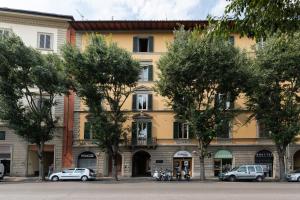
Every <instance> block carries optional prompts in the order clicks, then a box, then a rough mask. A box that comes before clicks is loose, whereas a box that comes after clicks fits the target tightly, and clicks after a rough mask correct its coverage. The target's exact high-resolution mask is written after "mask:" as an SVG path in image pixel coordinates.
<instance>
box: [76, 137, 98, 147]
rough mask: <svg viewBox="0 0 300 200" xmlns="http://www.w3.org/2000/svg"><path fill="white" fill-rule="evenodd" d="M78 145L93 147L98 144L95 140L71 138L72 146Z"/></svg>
mask: <svg viewBox="0 0 300 200" xmlns="http://www.w3.org/2000/svg"><path fill="white" fill-rule="evenodd" d="M80 146H85V147H87V146H88V147H95V146H98V145H97V141H96V140H92V139H90V140H85V139H82V140H73V147H80Z"/></svg>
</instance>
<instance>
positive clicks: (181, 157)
mask: <svg viewBox="0 0 300 200" xmlns="http://www.w3.org/2000/svg"><path fill="white" fill-rule="evenodd" d="M192 160H193V159H192V154H191V153H190V152H188V151H178V152H176V153H175V154H174V156H173V173H174V174H173V175H174V176H176V174H175V173H176V170H174V169H175V167H179V170H183V169H184V168H185V167H187V168H188V170H189V172H190V176H192V172H193V168H192Z"/></svg>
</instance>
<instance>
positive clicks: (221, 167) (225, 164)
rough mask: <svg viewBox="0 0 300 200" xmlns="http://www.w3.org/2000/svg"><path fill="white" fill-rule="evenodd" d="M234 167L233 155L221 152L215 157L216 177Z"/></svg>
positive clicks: (228, 152) (224, 151)
mask: <svg viewBox="0 0 300 200" xmlns="http://www.w3.org/2000/svg"><path fill="white" fill-rule="evenodd" d="M231 166H232V154H231V152H230V151H227V150H219V151H217V152H216V153H215V156H214V176H219V174H220V173H224V172H227V171H229V170H230V169H231Z"/></svg>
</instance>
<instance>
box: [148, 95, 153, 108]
mask: <svg viewBox="0 0 300 200" xmlns="http://www.w3.org/2000/svg"><path fill="white" fill-rule="evenodd" d="M152 101H153V98H152V94H148V110H152Z"/></svg>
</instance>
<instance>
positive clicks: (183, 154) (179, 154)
mask: <svg viewBox="0 0 300 200" xmlns="http://www.w3.org/2000/svg"><path fill="white" fill-rule="evenodd" d="M191 157H192V154H191V153H190V152H188V151H178V152H177V153H175V155H174V158H191Z"/></svg>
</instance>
